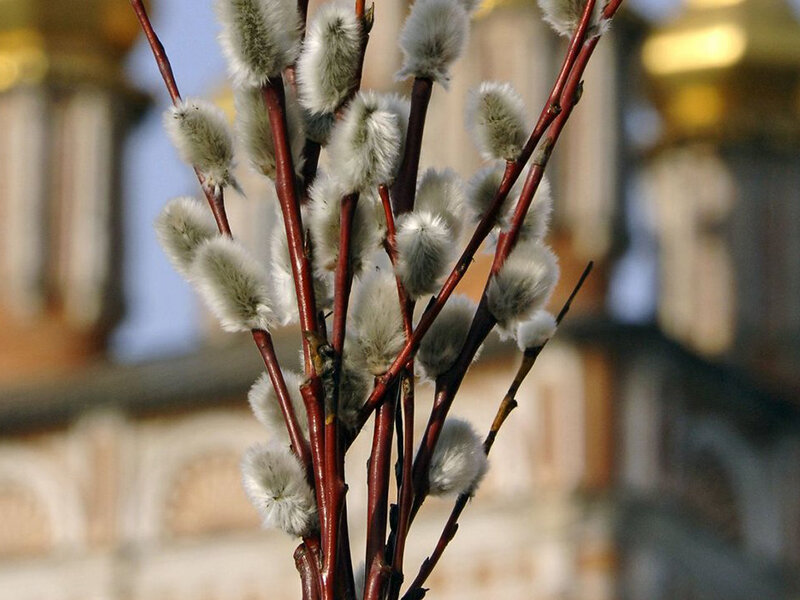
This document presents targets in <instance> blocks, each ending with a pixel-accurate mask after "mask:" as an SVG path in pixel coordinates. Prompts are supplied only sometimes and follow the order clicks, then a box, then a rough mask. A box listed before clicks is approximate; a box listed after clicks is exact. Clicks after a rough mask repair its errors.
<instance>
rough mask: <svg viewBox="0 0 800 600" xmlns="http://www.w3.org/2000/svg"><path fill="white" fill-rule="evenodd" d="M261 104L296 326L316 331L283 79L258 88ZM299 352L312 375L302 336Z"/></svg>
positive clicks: (306, 343)
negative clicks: (269, 139)
mask: <svg viewBox="0 0 800 600" xmlns="http://www.w3.org/2000/svg"><path fill="white" fill-rule="evenodd" d="M261 91H262V95H263V98H264V104H265V105H266V107H267V113H268V115H269V123H270V128H271V129H272V134H273V138H274V145H275V192H276V193H277V195H278V202H279V203H280V207H281V213H282V214H283V224H284V228H285V230H286V239H287V242H288V245H289V258H290V259H291V260H290V262H291V265H292V275H293V278H294V285H295V292H296V294H297V309H298V312H299V314H300V328H301V329H302V330H303V331H319V324H318V323H317V307H316V299H315V297H314V280H313V277H312V271H311V261H310V260H309V257H308V256H307V255H306V253H305V244H304V233H303V218H302V215H301V214H300V201H299V198H298V196H297V190H296V188H295V174H294V166H293V164H292V152H291V149H290V148H289V135H288V127H287V125H286V95H285V93H284V89H283V79H282V78H281V77H280V76H277V77H273V78H272V79H270V80H269V82H268V83H267V84H266V85H265V86H264V87H263V88H262V90H261ZM303 355H304V359H305V361H304V362H305V367H306V376H309V377H310V376H312V375H313V374H314V364H313V360H312V357H311V351H310V347H309V341H308V338H307V337H303Z"/></svg>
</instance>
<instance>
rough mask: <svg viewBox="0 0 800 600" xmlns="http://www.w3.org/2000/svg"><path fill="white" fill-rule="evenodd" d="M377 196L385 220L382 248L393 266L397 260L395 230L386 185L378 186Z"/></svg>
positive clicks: (390, 201)
mask: <svg viewBox="0 0 800 600" xmlns="http://www.w3.org/2000/svg"><path fill="white" fill-rule="evenodd" d="M378 196H380V199H381V206H383V216H384V217H385V218H386V240H385V241H384V248H385V249H386V254H387V255H388V256H389V260H390V261H392V266H394V263H395V261H396V260H397V247H396V246H395V237H396V236H397V228H396V227H395V223H394V214H392V200H391V198H390V197H389V188H388V187H386V185H379V186H378Z"/></svg>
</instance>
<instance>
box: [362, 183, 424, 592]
mask: <svg viewBox="0 0 800 600" xmlns="http://www.w3.org/2000/svg"><path fill="white" fill-rule="evenodd" d="M378 195H379V196H380V198H381V204H382V206H383V213H384V216H385V218H386V240H385V241H384V247H385V249H386V253H387V255H388V256H389V260H390V261H391V263H392V266H393V267H396V261H397V247H396V240H395V238H396V234H397V229H396V226H395V220H394V214H393V211H392V202H391V199H390V195H389V190H388V188H387V186H385V185H381V186H379V187H378ZM395 281H396V284H397V298H398V301H399V302H400V307H401V313H402V317H403V332H404V334H405V337H406V340H408V339H409V338H410V337H411V335H412V333H413V323H412V316H413V313H414V302H413V301H412V300H410V299H409V297H408V292H407V291H406V289H405V286H404V285H403V282H402V281H401V280H400V278H399V277H398V276H397V275H395ZM406 367H407V371H406V375H405V376H404V377H403V379H402V384H401V391H402V400H401V401H402V415H400V414H398V413H397V412H396V413H395V418H396V419H397V427H398V438H399V436H400V435H401V431H402V436H403V437H402V439H398V444H399V445H400V446H399V449H398V452H399V455H400V456H401V457H402V459H401V471H400V473H401V475H400V482H399V484H398V491H397V494H398V500H397V506H398V519H397V523H396V524H395V528H394V530H393V531H392V534H391V535H390V538H389V544H387V546H386V549H385V554H386V557H387V558H389V559H390V560H391V577H390V578H389V584H390V589H389V594H388V597H389V598H390V599H391V598H392V597H393V596H396V591H395V590H397V591H399V583H400V581H401V580H402V564H403V552H404V550H405V543H404V542H405V539H404V536H400V537H398V532H400V531H405V530H406V528H407V527H408V523H409V513H410V509H411V502H412V501H413V498H414V492H413V489H414V488H413V481H412V479H411V469H412V465H413V462H412V461H413V452H414V375H413V373H414V365H413V362H411V363H409V364H408V365H407V366H406ZM401 416H402V419H401ZM387 491H388V487H387ZM388 501H389V500H388V497H387V498H385V499H384V500H383V502H384V503H388ZM384 510H385V509H384ZM398 542H399V543H398ZM381 566H383V565H381ZM388 575H389V573H387V570H386V569H384V568H380V569H376V570H374V571H370V576H371V577H370V579H372V578H374V579H375V580H376V581H374V582H371V583H370V580H368V583H367V589H368V590H373V591H374V592H375V593H378V592H380V591H381V590H382V589H383V586H384V585H385V582H386V578H387V577H388Z"/></svg>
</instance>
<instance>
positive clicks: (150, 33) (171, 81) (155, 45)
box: [130, 0, 181, 104]
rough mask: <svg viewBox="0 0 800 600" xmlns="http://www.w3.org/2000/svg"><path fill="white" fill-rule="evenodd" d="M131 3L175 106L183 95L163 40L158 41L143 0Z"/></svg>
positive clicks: (135, 0)
mask: <svg viewBox="0 0 800 600" xmlns="http://www.w3.org/2000/svg"><path fill="white" fill-rule="evenodd" d="M130 2H131V6H132V7H133V12H134V13H136V18H137V19H139V24H140V25H141V26H142V30H143V31H144V35H145V37H146V38H147V42H148V43H149V44H150V48H151V50H152V51H153V56H155V59H156V64H157V65H158V70H159V71H160V72H161V77H163V78H164V84H165V85H166V86H167V92H169V97H170V98H171V99H172V103H173V104H177V103H178V102H180V101H181V94H180V92H179V91H178V84H177V83H176V82H175V75H174V74H173V73H172V65H171V64H170V62H169V58H168V57H167V53H166V51H165V50H164V46H163V45H162V44H161V40H160V39H158V36H157V35H156V32H155V30H154V29H153V24H152V23H151V22H150V17H149V16H148V14H147V9H146V8H145V7H144V2H143V0H130Z"/></svg>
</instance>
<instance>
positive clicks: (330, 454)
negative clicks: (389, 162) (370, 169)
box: [322, 194, 358, 598]
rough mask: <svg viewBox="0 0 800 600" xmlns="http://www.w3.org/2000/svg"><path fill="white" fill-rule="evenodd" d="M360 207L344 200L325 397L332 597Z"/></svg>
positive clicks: (325, 572) (327, 585)
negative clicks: (353, 245)
mask: <svg viewBox="0 0 800 600" xmlns="http://www.w3.org/2000/svg"><path fill="white" fill-rule="evenodd" d="M357 205H358V194H348V195H347V196H345V197H344V198H343V199H342V201H341V209H340V220H339V256H338V257H337V261H336V271H335V273H334V284H333V290H334V292H333V329H332V334H331V346H332V348H333V361H334V362H333V380H334V385H333V389H332V390H331V392H330V394H326V398H325V475H324V482H325V490H324V493H325V495H326V496H327V497H326V499H325V501H326V502H327V504H328V510H327V519H328V523H326V525H325V526H324V527H323V532H324V535H323V546H324V554H323V557H324V558H323V566H322V577H323V594H324V596H325V598H329V597H330V598H333V591H334V590H335V589H336V575H337V569H338V567H339V566H340V562H339V548H340V537H339V532H340V524H341V518H342V512H343V510H342V509H343V507H344V495H345V491H346V489H347V487H346V486H345V482H344V460H342V455H341V447H340V439H339V407H338V404H339V387H340V380H341V366H342V352H343V351H344V338H345V329H346V325H347V307H348V305H349V301H350V290H351V288H352V285H353V264H352V257H351V256H350V255H351V251H350V242H351V240H352V230H353V218H354V216H355V212H356V207H357Z"/></svg>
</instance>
